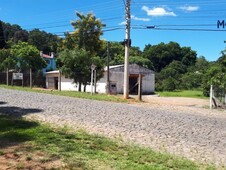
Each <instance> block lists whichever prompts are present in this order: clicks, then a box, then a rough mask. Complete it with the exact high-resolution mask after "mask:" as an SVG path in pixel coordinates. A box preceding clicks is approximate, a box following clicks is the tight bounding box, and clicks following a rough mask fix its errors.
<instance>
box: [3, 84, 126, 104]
mask: <svg viewBox="0 0 226 170" xmlns="http://www.w3.org/2000/svg"><path fill="white" fill-rule="evenodd" d="M0 88H7V89H13V90H22V91H29V92H38V93H45V94H52V95H60V96H68V97H76V98H83V99H91V100H101V101H112V102H128V100H125V99H123V98H122V96H120V95H117V96H114V95H107V94H93V95H91V93H84V92H76V91H57V90H52V91H51V90H42V89H38V88H37V89H36V88H33V89H31V88H29V87H20V86H7V85H0Z"/></svg>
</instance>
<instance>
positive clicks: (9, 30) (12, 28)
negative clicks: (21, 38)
mask: <svg viewBox="0 0 226 170" xmlns="http://www.w3.org/2000/svg"><path fill="white" fill-rule="evenodd" d="M2 24H3V30H4V36H5V41H6V42H7V41H10V40H13V37H14V34H15V32H17V31H20V30H22V28H21V27H20V26H19V25H16V24H13V25H11V24H9V23H4V22H2Z"/></svg>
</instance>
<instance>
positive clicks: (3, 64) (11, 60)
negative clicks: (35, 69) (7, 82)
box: [0, 49, 16, 71]
mask: <svg viewBox="0 0 226 170" xmlns="http://www.w3.org/2000/svg"><path fill="white" fill-rule="evenodd" d="M15 65H16V59H15V57H13V56H12V55H11V53H10V50H9V49H1V50H0V71H3V70H5V69H7V68H8V69H11V68H15Z"/></svg>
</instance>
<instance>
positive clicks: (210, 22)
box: [0, 0, 226, 61]
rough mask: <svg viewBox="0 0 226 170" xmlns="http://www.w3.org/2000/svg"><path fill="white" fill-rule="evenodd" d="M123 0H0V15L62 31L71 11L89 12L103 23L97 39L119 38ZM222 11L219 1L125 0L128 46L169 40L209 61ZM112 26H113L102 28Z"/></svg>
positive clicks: (216, 52)
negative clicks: (128, 3) (127, 5)
mask: <svg viewBox="0 0 226 170" xmlns="http://www.w3.org/2000/svg"><path fill="white" fill-rule="evenodd" d="M124 1H126V0H108V1H104V0H89V1H88V0H83V1H81V0H80V1H78V0H0V20H2V21H4V22H8V23H11V24H18V25H20V26H21V27H22V28H23V29H27V30H32V29H34V28H39V29H41V30H45V31H47V32H51V33H55V34H57V35H63V33H64V32H66V31H69V32H70V31H73V27H72V26H71V24H70V22H71V21H72V20H76V19H77V18H76V15H75V11H78V12H82V13H84V14H86V13H88V12H92V13H93V14H94V15H95V16H96V17H97V18H100V19H101V21H102V23H104V24H106V25H107V26H106V28H105V29H104V30H106V32H104V35H103V37H102V39H105V40H107V41H122V40H123V39H124V38H125V29H124V25H123V24H124V22H125V6H124ZM225 10H226V1H225V0H215V1H214V0H174V1H172V0H131V27H132V29H131V39H132V45H133V46H138V47H140V48H141V50H142V49H143V48H144V47H145V45H147V44H152V45H156V44H158V43H160V42H164V43H168V42H170V41H175V42H178V43H179V44H180V45H181V46H189V47H191V48H192V49H193V50H195V51H197V54H198V56H205V57H206V58H207V60H209V61H215V60H217V58H218V57H220V52H221V51H222V50H224V49H225V47H226V44H224V41H225V40H226V27H225V29H223V28H220V29H218V28H217V21H218V20H220V21H222V20H225V22H226V13H225ZM146 26H155V29H144V28H146ZM114 28H119V29H118V30H115V31H107V30H111V29H114ZM170 29H173V30H170ZM178 29H183V30H178ZM184 29H185V30H184ZM186 29H195V30H194V31H191V30H190V31H188V30H186ZM199 29H200V30H199ZM203 30H221V32H220V31H203ZM224 31H225V32H224Z"/></svg>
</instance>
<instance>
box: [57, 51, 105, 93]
mask: <svg viewBox="0 0 226 170" xmlns="http://www.w3.org/2000/svg"><path fill="white" fill-rule="evenodd" d="M90 56H91V54H90V53H89V52H88V51H86V50H84V49H74V50H68V49H66V50H64V51H62V52H61V53H60V54H59V59H60V60H61V62H62V63H63V66H62V71H63V74H64V75H66V76H68V77H69V78H71V79H73V80H74V83H78V85H79V88H78V90H79V91H81V87H82V84H83V85H85V86H86V85H87V84H88V82H90V77H91V76H90V74H91V65H92V64H95V65H96V66H97V67H96V70H97V79H99V78H101V77H102V73H103V62H102V60H101V59H100V58H99V57H90ZM84 91H85V90H84Z"/></svg>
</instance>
